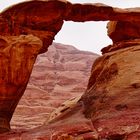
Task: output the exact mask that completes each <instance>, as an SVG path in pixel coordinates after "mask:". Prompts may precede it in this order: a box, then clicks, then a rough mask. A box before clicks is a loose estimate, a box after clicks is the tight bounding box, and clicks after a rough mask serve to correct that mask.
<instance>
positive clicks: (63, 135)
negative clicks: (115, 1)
mask: <svg viewBox="0 0 140 140" xmlns="http://www.w3.org/2000/svg"><path fill="white" fill-rule="evenodd" d="M136 41H137V45H136V44H135V42H136ZM121 43H122V44H123V45H125V42H121ZM114 45H117V44H114ZM127 45H128V42H127ZM130 45H131V46H129V45H128V46H129V47H127V48H122V47H120V48H118V50H114V51H111V52H108V53H107V52H106V53H105V54H104V55H103V56H101V57H99V58H98V59H97V60H96V61H95V63H94V65H93V68H92V73H91V77H90V79H89V83H88V88H87V89H86V92H85V94H84V95H83V96H82V98H81V99H80V100H79V101H78V102H77V101H76V102H77V103H75V105H73V106H72V107H71V108H69V109H67V110H64V111H63V113H62V114H60V116H57V117H56V118H54V119H53V120H52V121H51V122H49V123H47V124H46V125H43V126H42V127H39V128H36V129H34V130H32V131H30V132H28V133H24V134H23V135H22V139H24V140H26V139H29V138H32V139H45V140H49V139H50V138H52V139H53V140H62V139H64V140H65V139H66V140H79V139H81V140H83V139H84V140H89V139H93V140H98V139H107V140H108V139H110V140H116V139H117V140H138V139H139V136H140V108H139V106H140V102H139V99H140V95H139V84H140V80H139V63H140V62H139V59H140V51H139V50H140V40H134V44H132V41H131V43H130ZM112 47H113V46H112Z"/></svg>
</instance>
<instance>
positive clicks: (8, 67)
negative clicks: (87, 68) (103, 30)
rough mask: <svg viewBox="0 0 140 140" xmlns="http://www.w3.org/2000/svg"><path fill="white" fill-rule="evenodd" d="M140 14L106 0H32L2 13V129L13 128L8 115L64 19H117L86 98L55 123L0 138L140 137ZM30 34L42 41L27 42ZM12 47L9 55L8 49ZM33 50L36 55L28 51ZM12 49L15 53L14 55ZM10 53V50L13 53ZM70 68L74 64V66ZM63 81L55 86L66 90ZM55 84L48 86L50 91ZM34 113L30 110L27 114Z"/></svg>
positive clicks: (108, 139) (134, 139)
mask: <svg viewBox="0 0 140 140" xmlns="http://www.w3.org/2000/svg"><path fill="white" fill-rule="evenodd" d="M46 9H47V12H46ZM44 11H45V12H44ZM139 17H140V10H139V8H137V9H119V8H113V7H109V6H106V5H102V4H83V5H81V4H71V3H69V2H67V1H61V0H51V1H44V0H42V1H41V0H38V1H29V2H25V3H21V4H18V5H15V6H13V7H11V8H9V9H7V10H5V11H4V12H2V13H1V15H0V25H1V26H0V33H1V35H2V36H1V40H0V43H1V44H0V45H1V57H2V59H1V61H0V62H1V72H2V74H1V77H0V81H1V83H2V88H1V91H0V92H1V94H0V95H1V96H0V99H1V101H2V104H1V106H0V109H1V110H0V132H1V133H2V132H4V131H8V130H10V129H9V128H10V125H9V122H10V119H11V117H12V115H13V112H14V109H15V107H16V105H17V103H18V101H19V99H20V97H21V96H22V95H23V93H24V89H25V87H26V84H27V82H28V79H29V76H30V73H31V70H32V67H33V64H34V61H35V58H36V56H37V55H38V54H39V53H43V52H45V51H47V49H48V47H49V45H50V44H51V43H52V41H53V38H54V36H55V35H56V34H57V32H58V31H59V30H60V29H61V27H62V25H63V21H64V20H66V21H67V20H72V21H76V22H84V21H104V20H115V22H114V21H112V22H111V23H110V24H109V27H108V28H109V29H108V30H109V32H108V35H109V36H110V38H111V39H112V41H113V44H112V45H110V46H108V47H106V48H104V49H103V50H102V52H103V56H101V57H100V58H98V59H97V60H96V62H95V63H94V65H93V68H92V73H91V77H90V79H89V83H88V87H87V89H86V92H85V93H84V94H83V96H82V98H80V100H76V103H73V104H72V106H71V107H68V108H63V109H62V110H61V111H60V112H61V113H60V114H58V115H57V116H56V117H55V116H54V117H52V118H53V119H52V120H51V118H50V120H51V121H49V122H46V123H45V124H44V125H42V126H40V127H37V128H35V129H33V130H30V131H28V132H20V133H15V132H13V131H11V132H10V133H8V134H3V135H0V138H1V139H3V140H4V139H6V140H8V139H17V140H19V139H20V140H21V139H22V140H29V139H33V140H37V139H38V140H39V139H44V140H89V139H90V140H103V139H105V140H116V139H117V140H139V139H140V109H139V107H140V102H139V99H140V98H139V87H140V86H139V84H140V81H139V79H140V78H139V77H140V76H139V73H140V72H139V63H140V61H139V59H140V58H139V56H140V52H139V50H140V39H139V38H140V32H139V28H140V26H139V21H140V18H139ZM110 28H111V30H110ZM21 34H23V36H22V37H23V38H24V41H25V42H26V45H25V44H24V43H23V42H18V43H17V41H18V40H19V35H21ZM29 34H33V35H34V36H33V38H36V37H35V36H37V37H38V38H39V39H40V40H39V39H38V38H36V40H38V41H37V42H36V43H37V44H36V43H35V44H36V45H35V44H34V41H33V40H32V41H33V42H32V41H31V42H28V37H30V35H29ZM20 37H21V36H20ZM3 38H4V41H3ZM8 38H10V40H11V39H15V40H16V43H15V44H13V43H9V40H8ZM27 42H28V43H27ZM30 43H31V44H30ZM38 43H39V44H38ZM10 44H12V46H11V45H10ZM16 44H18V45H16ZM29 44H30V45H29ZM34 45H35V46H36V47H35V46H34ZM19 46H20V47H19ZM24 47H25V48H24ZM30 47H31V48H34V47H35V48H34V49H33V50H34V51H35V52H32V51H31V50H32V49H30ZM9 48H10V50H11V51H10V53H6V52H7V50H9ZM23 48H24V49H23ZM14 49H15V51H14ZM28 49H29V51H28ZM38 49H39V50H38ZM30 51H31V52H30ZM15 52H16V53H15ZM25 52H27V55H26V53H25ZM29 52H30V53H31V54H32V55H29ZM14 53H15V54H16V57H13V54H14ZM7 54H10V55H9V57H7ZM20 54H21V55H20ZM31 56H32V57H31ZM57 57H58V56H57ZM24 58H27V60H26V59H24ZM25 60H26V61H25ZM11 62H13V63H11ZM12 64H14V65H12ZM26 65H27V67H26ZM15 66H16V67H17V68H18V69H17V68H16V67H15ZM22 66H24V67H22ZM74 67H75V65H74ZM70 68H73V64H71V67H70ZM59 69H61V68H60V67H59ZM5 72H6V74H5ZM55 74H56V73H55ZM3 75H5V77H3ZM7 77H8V78H7ZM23 77H26V78H25V79H24V78H23ZM70 77H72V75H70ZM23 79H24V80H23ZM22 80H23V82H22ZM44 80H45V79H44ZM17 81H19V82H17ZM33 81H35V80H33ZM65 82H66V81H65ZM65 82H62V83H63V84H65ZM62 83H61V84H62ZM61 84H60V85H61ZM63 84H62V85H63ZM48 85H49V83H48ZM60 85H59V86H57V88H58V87H59V90H60V89H61V90H62V89H63V88H60ZM7 87H8V88H7ZM52 87H53V86H48V88H49V90H50V91H51V89H52ZM39 88H40V87H39ZM7 89H8V90H7ZM41 90H44V89H41ZM61 90H60V91H61ZM78 90H79V89H78ZM54 91H55V90H54ZM54 93H55V92H54ZM54 93H53V94H54ZM11 95H12V96H11ZM17 95H18V96H17ZM54 95H55V94H54ZM7 101H8V102H7ZM70 102H71V101H70ZM28 104H30V102H29V103H28ZM36 105H37V104H36ZM38 110H40V109H38ZM22 111H23V109H22ZM35 113H36V114H37V113H38V112H35ZM31 114H32V113H31V112H30V114H28V116H29V115H31ZM41 116H42V114H41Z"/></svg>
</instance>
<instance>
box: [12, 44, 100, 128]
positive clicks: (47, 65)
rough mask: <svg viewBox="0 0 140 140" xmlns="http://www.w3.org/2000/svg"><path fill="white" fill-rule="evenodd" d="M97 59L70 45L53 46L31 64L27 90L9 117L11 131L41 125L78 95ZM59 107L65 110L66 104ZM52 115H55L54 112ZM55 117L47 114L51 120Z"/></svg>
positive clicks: (81, 91) (92, 54)
mask: <svg viewBox="0 0 140 140" xmlns="http://www.w3.org/2000/svg"><path fill="white" fill-rule="evenodd" d="M73 56H74V57H73ZM97 57H98V55H96V54H94V53H91V52H86V51H80V50H78V49H76V48H75V47H73V46H69V45H63V44H58V43H53V44H52V45H51V46H50V47H49V49H48V52H46V53H44V54H40V55H39V56H38V58H37V60H36V63H35V64H34V68H33V71H32V74H31V78H30V81H29V83H28V86H27V89H26V91H25V93H24V95H23V97H22V99H21V100H20V102H19V104H18V106H17V108H16V110H15V113H14V115H13V118H12V121H11V128H12V129H24V130H27V129H31V128H34V127H37V126H41V125H42V124H44V122H45V121H46V120H48V117H49V114H50V113H51V112H52V111H53V110H55V109H56V108H57V107H59V106H60V105H61V104H62V103H63V102H65V101H66V100H68V99H70V100H72V99H73V98H75V97H79V96H81V95H82V94H83V93H84V91H85V89H86V87H87V83H88V78H89V76H90V70H91V67H92V63H93V61H94V60H95V59H96V58H97ZM70 75H71V76H70ZM69 104H70V103H69ZM71 104H72V101H71ZM60 108H63V109H64V108H65V110H66V108H68V103H66V104H63V105H62V106H61V107H60ZM55 113H57V114H59V112H58V111H57V112H55ZM57 114H54V115H51V118H52V117H54V116H56V115H57Z"/></svg>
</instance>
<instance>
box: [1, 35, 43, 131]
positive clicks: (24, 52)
mask: <svg viewBox="0 0 140 140" xmlns="http://www.w3.org/2000/svg"><path fill="white" fill-rule="evenodd" d="M41 47H42V41H41V40H40V39H38V38H37V37H34V36H32V35H27V36H25V35H22V36H19V37H15V36H7V37H4V36H0V131H2V132H3V131H7V130H9V129H10V125H9V122H10V120H11V118H12V115H13V112H14V110H15V107H16V105H17V104H18V102H19V99H20V98H21V96H22V95H23V93H24V91H25V88H26V85H27V83H28V80H29V78H30V74H31V71H32V68H33V64H34V62H35V60H36V57H37V54H38V53H39V51H40V49H41ZM25 67H26V68H25Z"/></svg>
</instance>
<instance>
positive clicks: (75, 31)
mask: <svg viewBox="0 0 140 140" xmlns="http://www.w3.org/2000/svg"><path fill="white" fill-rule="evenodd" d="M22 1H26V0H0V11H2V10H3V9H5V8H7V7H8V6H10V5H12V4H16V3H19V2H22ZM69 1H70V2H72V3H104V4H107V5H110V6H114V7H120V8H129V7H140V0H69ZM106 24H107V22H84V23H76V22H68V21H67V22H65V23H64V25H63V27H62V29H61V31H60V32H59V33H58V34H57V35H56V37H55V40H54V41H55V42H58V43H63V44H68V45H73V46H75V47H76V48H78V49H80V50H86V51H92V52H94V53H98V54H101V52H100V50H101V49H102V48H103V47H106V46H107V45H109V44H111V43H112V41H111V40H110V39H109V37H108V36H107V30H106Z"/></svg>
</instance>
